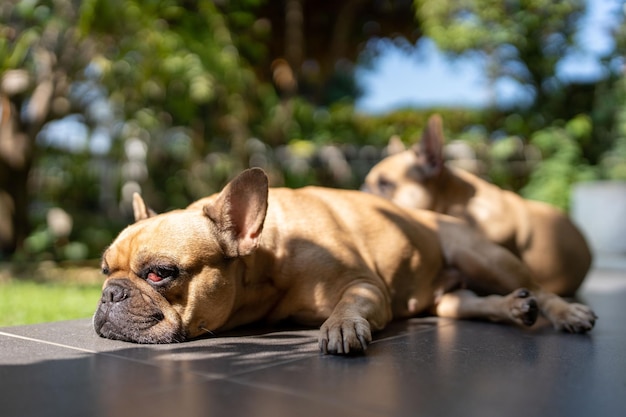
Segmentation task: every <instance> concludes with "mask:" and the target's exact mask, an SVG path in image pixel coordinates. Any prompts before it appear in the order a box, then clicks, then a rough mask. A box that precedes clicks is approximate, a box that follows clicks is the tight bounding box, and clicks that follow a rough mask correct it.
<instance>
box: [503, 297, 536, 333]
mask: <svg viewBox="0 0 626 417" xmlns="http://www.w3.org/2000/svg"><path fill="white" fill-rule="evenodd" d="M507 298H508V299H509V302H510V304H509V306H510V314H511V318H512V319H513V321H514V322H516V323H519V324H523V325H524V326H532V325H533V324H535V322H536V321H537V317H538V316H539V304H537V300H536V299H535V297H534V296H533V294H532V293H531V292H530V291H529V290H527V289H526V288H520V289H518V290H515V291H513V292H512V293H511V294H509V296H508V297H507Z"/></svg>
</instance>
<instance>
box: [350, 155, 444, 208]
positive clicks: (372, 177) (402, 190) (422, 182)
mask: <svg viewBox="0 0 626 417" xmlns="http://www.w3.org/2000/svg"><path fill="white" fill-rule="evenodd" d="M422 159H423V158H422V157H421V155H419V154H417V153H416V152H415V151H414V150H412V149H409V150H406V151H403V152H400V153H398V154H395V155H390V156H388V157H387V158H385V159H383V160H382V161H380V162H379V163H378V164H377V165H376V166H374V167H373V168H372V169H371V170H370V172H369V173H368V174H367V176H366V177H365V182H364V184H363V187H362V190H363V191H365V192H369V193H372V194H376V195H379V196H381V197H384V198H386V199H387V200H391V201H393V202H394V203H395V204H397V205H399V206H402V207H407V208H412V209H424V210H427V209H430V208H431V205H432V192H431V191H430V190H429V187H428V183H427V181H428V177H427V175H426V173H425V172H424V171H423V170H422V169H421V167H422V165H423V164H422V162H421V161H422Z"/></svg>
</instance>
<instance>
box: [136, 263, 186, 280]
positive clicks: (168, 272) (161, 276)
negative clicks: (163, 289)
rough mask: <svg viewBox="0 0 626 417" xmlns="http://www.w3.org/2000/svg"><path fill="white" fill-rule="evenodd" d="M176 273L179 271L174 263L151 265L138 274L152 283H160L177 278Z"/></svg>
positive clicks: (178, 273)
mask: <svg viewBox="0 0 626 417" xmlns="http://www.w3.org/2000/svg"><path fill="white" fill-rule="evenodd" d="M178 275H180V271H179V269H178V267H177V266H175V265H153V266H150V267H148V268H146V270H145V272H144V273H143V274H141V275H140V276H142V277H143V278H144V279H146V280H147V281H149V282H151V283H153V284H160V283H163V282H164V281H168V280H171V279H174V278H177V277H178Z"/></svg>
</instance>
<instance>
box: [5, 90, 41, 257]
mask: <svg viewBox="0 0 626 417" xmlns="http://www.w3.org/2000/svg"><path fill="white" fill-rule="evenodd" d="M3 84H4V83H3ZM3 90H4V88H3ZM0 100H1V108H0V114H1V116H0V117H1V119H0V254H8V253H12V252H14V251H15V249H17V248H18V247H21V245H22V243H23V241H24V239H25V238H26V236H27V233H28V217H27V210H28V193H27V182H28V174H29V172H30V168H31V165H32V159H33V143H34V138H33V137H30V136H29V135H28V134H27V133H26V132H24V129H23V127H22V126H20V125H21V122H20V114H19V110H18V109H19V108H20V104H21V103H20V100H19V99H18V100H16V101H13V100H11V97H9V96H8V95H7V94H5V93H4V92H3V93H0Z"/></svg>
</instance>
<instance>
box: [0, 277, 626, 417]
mask: <svg viewBox="0 0 626 417" xmlns="http://www.w3.org/2000/svg"><path fill="white" fill-rule="evenodd" d="M579 298H580V300H581V301H583V302H585V303H587V304H589V305H590V306H591V307H592V308H593V309H594V310H595V311H596V313H597V314H598V316H599V317H600V319H599V320H598V322H597V324H596V328H595V329H594V330H593V331H592V332H591V333H590V334H588V335H569V334H562V333H557V332H554V331H552V329H550V328H548V327H546V326H541V325H540V326H536V327H535V328H533V329H520V328H516V327H509V326H505V325H497V324H490V323H481V322H455V321H452V320H441V319H434V318H428V319H413V320H409V321H405V322H398V323H393V324H392V325H391V326H389V328H388V329H386V330H385V331H383V332H381V333H379V334H376V337H375V341H374V343H373V344H372V345H371V346H370V348H369V350H368V351H367V354H366V355H363V356H354V357H333V356H324V355H322V354H320V353H319V352H318V349H317V343H316V331H315V330H302V329H295V330H294V329H282V330H277V329H273V330H268V331H263V330H261V329H246V330H240V331H239V332H237V333H234V334H233V333H231V334H228V335H222V336H220V337H214V338H211V339H204V340H197V341H193V342H187V343H181V344H175V345H160V346H141V345H135V344H130V343H124V342H116V341H111V340H105V339H101V338H99V337H98V336H96V334H95V333H94V331H93V330H92V328H91V323H90V320H89V319H84V320H76V321H69V322H58V323H48V324H40V325H32V326H22V327H9V328H2V329H0V416H2V417H18V416H19V417H21V416H37V417H42V416H63V417H70V416H81V417H84V416H91V417H96V416H111V417H113V416H115V417H124V416H134V417H143V416H149V417H159V416H170V417H183V416H221V415H223V416H228V417H237V416H246V417H248V416H254V417H264V416H268V417H280V416H298V417H300V416H359V417H367V416H385V417H389V416H467V417H471V416H481V417H489V416H498V417H501V416H507V417H515V416H520V417H528V416H568V417H576V416H585V417H587V416H595V417H599V416H618V415H626V324H625V323H626V272H625V271H624V270H609V269H596V270H594V271H593V272H592V273H591V275H590V277H589V279H588V281H587V282H586V283H585V285H584V287H583V289H582V291H581V292H580V295H579Z"/></svg>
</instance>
